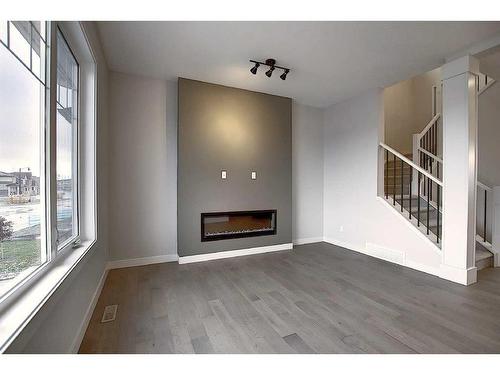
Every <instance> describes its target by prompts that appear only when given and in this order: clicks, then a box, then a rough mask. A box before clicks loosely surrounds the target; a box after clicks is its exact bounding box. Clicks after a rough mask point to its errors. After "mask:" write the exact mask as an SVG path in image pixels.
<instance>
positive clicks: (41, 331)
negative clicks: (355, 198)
mask: <svg viewBox="0 0 500 375" xmlns="http://www.w3.org/2000/svg"><path fill="white" fill-rule="evenodd" d="M84 24H85V30H86V31H87V34H88V37H89V41H90V44H91V46H92V49H93V51H94V53H95V57H96V59H97V69H98V73H97V74H98V119H97V132H98V144H97V163H98V165H97V169H98V170H97V173H98V196H97V205H98V238H97V243H96V244H95V245H94V246H93V249H92V251H90V252H89V253H88V254H87V255H86V256H85V258H84V259H83V260H82V261H81V263H80V264H79V265H78V266H77V267H76V269H75V270H73V271H72V273H71V274H70V275H69V276H68V278H67V279H66V280H65V281H64V282H63V284H62V285H61V286H60V287H59V289H58V290H57V291H56V292H55V293H54V294H53V295H52V296H51V298H50V299H49V300H48V301H47V303H46V304H45V305H44V306H43V307H42V308H41V310H40V311H39V312H38V313H37V315H36V316H35V317H34V318H33V319H32V320H31V321H30V323H29V324H28V325H27V326H26V328H25V329H24V330H23V331H22V332H21V333H20V335H19V336H18V337H17V338H16V340H15V341H14V342H13V343H12V344H11V346H10V347H9V348H8V349H7V352H11V353H20V352H25V353H66V352H69V351H70V350H71V349H72V346H73V345H74V344H75V343H76V344H78V342H77V341H75V340H76V339H78V335H79V333H80V328H81V325H82V323H83V322H84V319H85V315H86V313H87V309H88V307H89V305H90V303H91V300H92V297H93V295H94V293H95V291H96V289H97V287H98V284H99V281H100V279H101V277H102V276H103V274H104V269H105V266H106V262H107V258H108V252H107V249H108V238H107V227H108V217H107V216H108V210H107V201H108V195H107V193H108V191H107V184H108V165H107V138H108V135H107V134H108V114H107V98H108V70H107V66H106V62H105V60H104V56H103V54H102V50H101V46H100V42H99V38H98V36H97V31H96V28H95V24H94V23H91V22H85V23H84Z"/></svg>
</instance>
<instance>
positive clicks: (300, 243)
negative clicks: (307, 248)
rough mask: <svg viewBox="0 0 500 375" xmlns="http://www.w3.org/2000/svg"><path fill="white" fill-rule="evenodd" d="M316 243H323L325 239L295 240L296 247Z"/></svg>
mask: <svg viewBox="0 0 500 375" xmlns="http://www.w3.org/2000/svg"><path fill="white" fill-rule="evenodd" d="M316 242H323V237H308V238H296V239H295V240H293V244H294V245H306V244H309V243H316Z"/></svg>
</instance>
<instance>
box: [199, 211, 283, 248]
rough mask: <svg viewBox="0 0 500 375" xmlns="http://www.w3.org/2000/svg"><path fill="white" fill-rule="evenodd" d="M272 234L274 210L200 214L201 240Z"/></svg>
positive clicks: (274, 225)
mask: <svg viewBox="0 0 500 375" xmlns="http://www.w3.org/2000/svg"><path fill="white" fill-rule="evenodd" d="M272 234H276V210H262V211H232V212H211V213H202V214H201V240H202V241H214V240H222V239H228V238H239V237H252V236H263V235H272Z"/></svg>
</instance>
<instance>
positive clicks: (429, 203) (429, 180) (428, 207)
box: [424, 177, 432, 235]
mask: <svg viewBox="0 0 500 375" xmlns="http://www.w3.org/2000/svg"><path fill="white" fill-rule="evenodd" d="M424 183H425V179H424ZM431 187H432V185H431V179H430V178H429V177H427V191H429V190H430V188H431ZM430 208H431V200H430V199H429V195H427V235H429V216H430V215H429V213H430Z"/></svg>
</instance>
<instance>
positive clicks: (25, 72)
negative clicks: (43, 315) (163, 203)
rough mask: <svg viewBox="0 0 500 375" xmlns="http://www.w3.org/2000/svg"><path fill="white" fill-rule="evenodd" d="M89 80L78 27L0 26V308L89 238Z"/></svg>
mask: <svg viewBox="0 0 500 375" xmlns="http://www.w3.org/2000/svg"><path fill="white" fill-rule="evenodd" d="M48 41H51V43H49V42H48ZM50 45H52V46H53V48H50V47H48V46H50ZM72 47H74V48H76V50H73V49H72ZM75 52H77V53H75ZM49 61H53V62H55V63H54V64H49ZM95 75H96V73H95V61H94V59H93V55H92V51H91V49H90V47H89V46H88V44H87V39H86V36H85V34H84V31H83V29H82V27H81V24H80V23H78V22H67V23H65V22H63V23H58V24H56V23H54V22H35V21H22V22H18V21H15V22H14V21H8V22H6V21H0V302H2V301H4V300H5V299H6V298H8V296H10V295H13V293H14V291H16V290H17V287H18V286H19V285H21V284H23V285H27V286H31V285H33V284H32V283H31V281H30V282H25V281H27V280H35V279H34V278H30V276H32V275H33V274H34V273H35V272H37V271H38V270H42V269H50V265H51V264H53V263H52V262H53V261H54V260H55V259H56V258H58V257H63V256H64V255H63V254H69V253H70V252H72V249H73V248H74V246H73V245H74V243H75V242H78V241H79V240H80V235H82V236H84V238H85V240H88V241H89V243H90V242H92V241H93V240H95V235H96V225H95V223H96V220H95V199H96V198H95V170H94V169H95V168H94V166H95V112H94V111H95V91H94V90H95ZM82 78H83V79H82ZM49 82H54V84H53V85H52V86H51V85H49V84H48V83H49ZM51 87H53V88H51ZM82 100H83V102H81V101H82ZM82 103H83V104H82ZM82 110H83V111H82ZM83 125H85V126H83ZM80 159H81V160H80ZM81 165H83V167H82V169H81V170H80V166H81ZM80 175H82V178H80ZM81 181H83V182H84V184H83V185H82V186H80V183H81ZM82 208H85V209H82ZM82 233H83V234H82ZM61 259H63V258H61ZM64 259H65V258H64ZM45 266H47V267H45ZM33 282H34V281H33Z"/></svg>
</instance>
